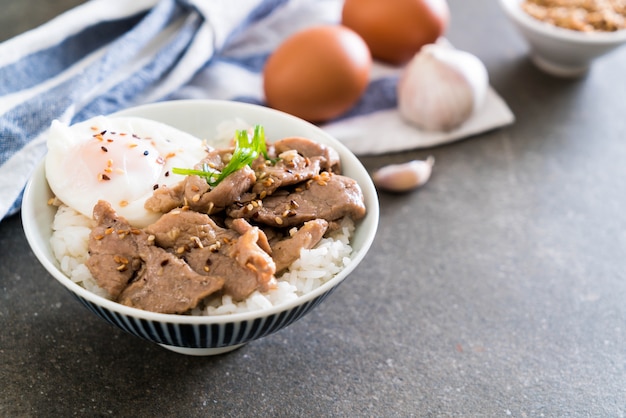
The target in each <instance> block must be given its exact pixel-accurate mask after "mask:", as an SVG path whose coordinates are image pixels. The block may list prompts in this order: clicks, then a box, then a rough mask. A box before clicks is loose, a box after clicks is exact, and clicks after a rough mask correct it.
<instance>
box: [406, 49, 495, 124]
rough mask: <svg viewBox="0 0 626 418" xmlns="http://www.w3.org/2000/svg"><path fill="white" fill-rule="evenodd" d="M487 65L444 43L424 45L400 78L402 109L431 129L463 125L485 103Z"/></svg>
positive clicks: (411, 120)
mask: <svg viewBox="0 0 626 418" xmlns="http://www.w3.org/2000/svg"><path fill="white" fill-rule="evenodd" d="M488 86H489V76H488V74H487V69H486V68H485V65H484V64H483V63H482V61H480V59H478V58H477V57H476V56H474V55H472V54H470V53H469V52H465V51H461V50H458V49H454V48H452V47H450V46H446V45H441V44H428V45H425V46H423V47H422V49H421V50H420V52H418V53H417V54H416V55H415V56H414V57H413V59H412V60H411V61H410V62H409V63H408V64H407V66H406V68H405V69H404V70H403V73H402V75H401V76H400V80H399V81H398V87H397V93H398V111H399V112H400V115H401V116H402V117H403V118H404V119H406V120H407V121H408V122H410V123H412V124H415V125H416V126H418V127H420V128H422V129H424V130H428V131H450V130H452V129H455V128H457V127H459V126H460V125H461V124H462V123H463V122H465V121H466V120H467V119H469V117H470V116H472V114H473V113H474V112H475V111H477V110H478V109H480V108H481V107H482V105H483V104H484V101H485V97H486V95H487V88H488Z"/></svg>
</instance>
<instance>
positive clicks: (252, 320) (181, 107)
mask: <svg viewBox="0 0 626 418" xmlns="http://www.w3.org/2000/svg"><path fill="white" fill-rule="evenodd" d="M116 115H120V116H139V117H144V118H149V119H153V120H156V121H159V122H163V123H166V124H169V125H172V126H174V127H176V128H178V129H181V130H183V131H187V132H189V133H190V134H192V135H195V136H196V137H198V138H202V139H210V138H212V137H215V135H216V127H217V125H218V124H219V123H221V122H223V121H225V120H233V119H235V118H240V119H243V120H244V121H246V122H247V123H249V124H251V125H254V124H262V125H263V126H264V128H265V132H266V135H267V138H268V139H269V140H275V139H279V138H281V137H285V136H291V135H300V136H305V137H308V138H310V139H313V140H315V141H319V142H321V143H323V144H326V145H330V146H332V147H334V148H335V149H336V150H337V152H338V153H339V156H340V157H341V162H342V167H343V173H344V174H345V175H347V176H349V177H352V178H353V179H355V180H356V181H357V182H358V183H359V185H360V186H361V188H362V190H363V193H364V196H365V204H366V207H367V215H366V217H365V218H364V219H363V220H361V221H359V223H358V224H357V226H356V231H355V233H354V235H353V238H352V242H351V244H352V247H353V250H354V256H353V258H352V261H351V262H350V263H349V264H348V265H347V266H346V267H345V268H344V269H343V270H342V271H340V272H339V273H338V274H337V275H336V276H334V278H332V279H331V280H329V281H328V282H326V283H325V284H323V285H322V286H320V287H318V288H316V289H314V290H313V291H311V292H310V293H307V294H305V295H303V296H300V297H299V298H297V299H296V300H293V301H291V302H288V303H284V304H282V305H277V306H274V307H272V308H270V309H264V310H260V311H256V312H249V313H240V314H229V315H221V316H190V315H170V314H159V313H153V312H148V311H143V310H140V309H135V308H130V307H127V306H124V305H121V304H118V303H116V302H113V301H111V300H108V299H106V298H103V297H100V296H97V295H95V294H94V293H91V292H89V291H87V290H86V289H85V288H83V287H81V286H79V285H78V284H76V283H74V282H73V281H72V280H70V279H69V278H68V277H67V276H66V275H65V274H64V273H63V272H62V271H61V270H60V268H59V263H58V262H57V261H56V259H55V257H54V255H53V253H52V249H51V246H50V243H49V242H50V236H51V233H52V229H51V224H52V220H53V217H54V211H55V207H53V206H51V205H48V204H47V201H48V199H49V198H50V197H51V196H52V193H51V191H50V189H49V187H48V184H47V181H46V178H45V172H44V166H43V164H42V165H40V166H39V167H38V169H37V170H36V172H35V173H34V175H33V177H32V179H31V180H30V181H29V183H28V185H27V187H26V189H25V193H24V199H23V205H22V219H23V224H24V231H25V234H26V238H27V240H28V242H29V244H30V246H31V248H32V250H33V252H34V254H35V256H36V257H37V258H38V260H39V261H40V262H41V264H42V265H43V266H44V267H45V269H46V270H47V271H48V272H49V273H50V275H51V276H52V277H54V278H55V279H56V280H57V281H58V282H59V283H60V284H61V285H63V286H64V287H65V288H66V289H67V290H69V291H70V292H71V294H72V295H73V296H75V298H76V299H78V301H80V302H81V303H82V304H83V305H84V306H86V307H87V308H88V309H89V310H90V311H91V312H93V313H94V314H96V315H97V316H99V317H100V318H102V319H104V320H105V321H107V322H109V323H110V324H113V325H114V326H117V327H119V328H121V329H122V330H124V331H126V332H128V333H130V334H132V335H135V336H137V337H140V338H143V339H145V340H148V341H151V342H154V343H156V344H160V345H161V346H163V347H165V348H167V349H170V350H172V351H175V352H178V353H182V354H189V355H213V354H220V353H224V352H227V351H230V350H233V349H236V348H237V347H240V346H241V345H243V344H246V343H248V342H250V341H253V340H256V339H258V338H262V337H264V336H267V335H269V334H272V333H274V332H276V331H278V330H280V329H282V328H284V327H286V326H288V325H290V324H292V323H294V322H295V321H297V320H298V319H299V318H302V317H303V316H304V315H305V314H307V313H308V312H310V311H311V310H312V309H313V308H315V307H316V306H317V305H318V304H319V303H320V302H322V301H323V300H324V299H325V298H326V297H327V296H328V295H330V294H331V293H332V292H333V290H335V289H336V288H337V286H339V284H340V283H342V282H343V281H344V280H345V279H346V277H348V275H350V273H352V272H353V270H354V269H355V268H356V267H357V265H358V264H359V263H360V262H361V261H362V260H363V258H364V257H365V254H366V253H367V251H368V250H369V248H370V245H371V244H372V242H373V240H374V237H375V234H376V229H377V225H378V214H379V207H378V198H377V195H376V190H375V188H374V185H373V183H372V181H371V178H370V176H369V175H368V173H367V171H366V170H365V168H364V167H363V165H362V164H361V162H360V161H359V160H358V159H357V158H356V157H355V156H354V154H352V153H351V152H350V151H349V150H348V149H347V148H346V147H345V146H343V145H342V144H341V143H340V142H339V141H337V140H336V139H334V138H333V137H331V136H329V135H328V134H327V133H325V132H324V131H323V130H321V129H319V128H318V127H316V126H314V125H312V124H310V123H308V122H305V121H303V120H301V119H298V118H295V117H293V116H290V115H288V114H286V113H282V112H278V111H276V110H272V109H269V108H265V107H262V106H257V105H251V104H245V103H238V102H226V101H197V100H191V101H170V102H161V103H156V104H150V105H145V106H140V107H136V108H131V109H128V110H125V111H122V112H118V113H116Z"/></svg>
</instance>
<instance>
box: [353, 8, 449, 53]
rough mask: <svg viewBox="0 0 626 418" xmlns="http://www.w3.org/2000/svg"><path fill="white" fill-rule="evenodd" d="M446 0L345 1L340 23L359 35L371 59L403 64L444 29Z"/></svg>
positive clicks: (447, 14)
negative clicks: (370, 54) (367, 48)
mask: <svg viewBox="0 0 626 418" xmlns="http://www.w3.org/2000/svg"><path fill="white" fill-rule="evenodd" d="M449 20H450V10H449V7H448V3H447V2H446V0H384V1H383V0H345V2H344V4H343V9H342V15H341V23H342V24H343V25H345V26H347V27H349V28H351V29H353V30H354V31H355V32H356V33H358V34H359V35H361V37H362V38H363V39H364V40H365V42H366V43H367V45H368V46H369V48H370V51H371V53H372V56H373V57H374V58H375V59H378V60H381V61H386V62H389V63H391V64H396V65H398V64H404V63H406V62H408V61H409V60H410V59H411V58H413V56H414V55H415V54H416V53H417V52H419V50H420V49H421V47H422V46H423V45H426V44H430V43H434V42H435V41H436V40H437V39H438V38H439V37H440V36H442V35H443V34H444V32H445V30H446V29H447V26H448V22H449Z"/></svg>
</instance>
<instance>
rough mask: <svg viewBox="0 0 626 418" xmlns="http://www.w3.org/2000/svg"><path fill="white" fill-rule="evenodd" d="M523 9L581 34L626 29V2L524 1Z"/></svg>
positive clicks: (589, 0)
mask: <svg viewBox="0 0 626 418" xmlns="http://www.w3.org/2000/svg"><path fill="white" fill-rule="evenodd" d="M522 9H523V10H524V11H525V12H526V13H528V14H529V15H530V16H532V17H534V18H536V19H539V20H541V21H544V22H547V23H550V24H553V25H555V26H559V27H562V28H566V29H572V30H577V31H581V32H614V31H617V30H621V29H626V0H524V1H523V2H522Z"/></svg>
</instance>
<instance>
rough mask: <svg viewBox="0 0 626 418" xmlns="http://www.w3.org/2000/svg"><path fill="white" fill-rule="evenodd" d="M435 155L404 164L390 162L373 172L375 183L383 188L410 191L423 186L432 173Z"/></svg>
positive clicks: (391, 190) (399, 191)
mask: <svg viewBox="0 0 626 418" xmlns="http://www.w3.org/2000/svg"><path fill="white" fill-rule="evenodd" d="M434 164H435V157H433V156H432V155H431V156H429V157H428V158H427V159H426V160H424V161H422V160H413V161H409V162H408V163H403V164H390V165H387V166H384V167H381V168H380V169H378V170H377V171H375V172H374V174H372V179H373V180H374V184H375V185H376V187H378V188H379V189H381V190H387V191H390V192H397V193H401V192H408V191H410V190H413V189H416V188H418V187H420V186H423V185H424V184H425V183H426V182H427V181H428V179H430V175H431V173H432V169H433V165H434Z"/></svg>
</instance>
